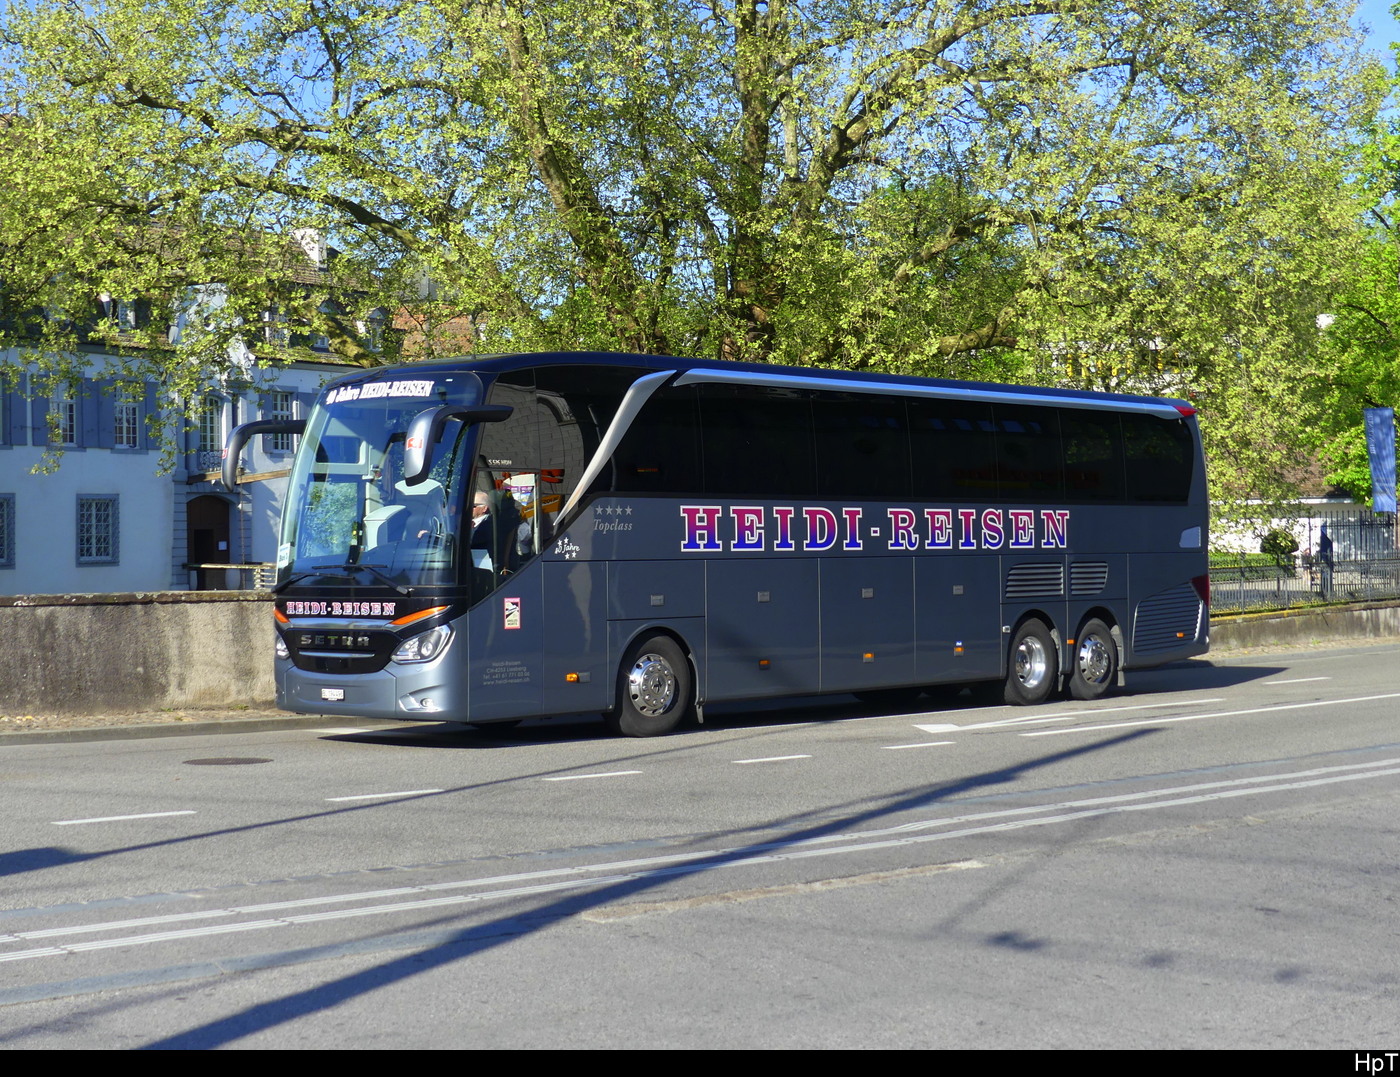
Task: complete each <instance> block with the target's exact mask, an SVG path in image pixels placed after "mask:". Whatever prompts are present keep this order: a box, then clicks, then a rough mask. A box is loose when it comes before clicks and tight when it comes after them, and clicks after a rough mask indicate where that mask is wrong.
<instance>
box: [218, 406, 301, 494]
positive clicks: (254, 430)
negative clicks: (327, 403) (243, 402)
mask: <svg viewBox="0 0 1400 1077" xmlns="http://www.w3.org/2000/svg"><path fill="white" fill-rule="evenodd" d="M305 432H306V420H305V419H258V420H257V421H256V422H251V423H244V424H242V425H241V426H235V427H234V428H233V433H231V434H230V435H229V436H228V445H226V446H225V447H224V467H223V476H222V477H223V481H224V489H225V490H228V491H229V492H230V493H232V492H233V488H234V487H235V486H237V485H238V458H239V457H240V456H242V455H243V446H245V445H247V444H248V442H249V441H251V440H252V439H253V438H255V437H257V436H258V435H259V434H303V433H305Z"/></svg>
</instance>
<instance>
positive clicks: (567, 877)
mask: <svg viewBox="0 0 1400 1077" xmlns="http://www.w3.org/2000/svg"><path fill="white" fill-rule="evenodd" d="M1397 695H1400V693H1397ZM1387 698H1389V697H1387ZM1397 774H1400V758H1393V759H1378V760H1374V761H1371V762H1366V763H1347V764H1342V765H1338V766H1331V767H1315V768H1312V769H1309V770H1303V771H1295V772H1292V773H1288V774H1260V775H1251V776H1249V777H1245V778H1231V779H1222V780H1219V781H1211V782H1198V783H1194V784H1191V785H1183V786H1174V787H1170V788H1166V789H1150V790H1143V791H1140V792H1135V793H1118V794H1113V795H1110V796H1102V797H1088V798H1084V799H1081V800H1070V801H1061V802H1058V803H1052V804H1033V805H1027V806H1024V807H1019V808H1002V809H996V810H993V811H985V812H971V813H968V814H965V815H955V816H944V817H941V818H933V819H923V820H916V821H914V822H910V823H901V824H898V825H896V826H893V827H887V828H884V829H880V830H872V831H865V832H863V833H860V834H826V835H823V836H821V837H817V838H800V839H779V840H777V841H771V842H763V843H758V844H754V845H750V846H745V847H740V848H717V849H704V850H696V851H693V852H681V853H669V854H664V855H661V856H651V857H639V858H637V859H634V860H622V861H613V862H610V863H604V864H591V865H575V866H566V867H556V868H543V869H540V870H538V871H530V872H520V873H517V874H512V875H498V876H493V877H489V878H482V879H459V880H451V881H448V882H441V883H429V884H425V885H421V886H411V887H397V888H394V889H389V890H373V891H361V892H359V893H350V894H338V895H330V896H326V897H316V898H301V899H297V900H293V901H286V902H276V903H271V904H264V905H249V906H244V907H241V908H226V909H220V910H213V909H203V910H199V911H197V912H189V913H180V914H174V915H167V916H160V917H149V918H146V919H144V920H125V921H118V922H114V923H109V924H89V925H83V926H79V927H73V928H67V929H61V928H49V929H45V930H43V931H32V932H23V933H19V932H16V933H14V934H8V935H3V936H0V941H5V942H11V941H19V940H21V939H35V938H39V937H41V936H47V937H52V936H53V935H56V934H60V933H78V932H86V933H92V932H97V931H112V930H126V929H130V928H133V927H139V926H155V925H157V924H168V923H174V922H178V921H181V920H185V921H189V920H196V919H207V918H208V917H210V916H235V915H246V914H250V913H266V912H270V911H274V910H280V909H284V908H294V907H305V906H308V905H317V904H319V905H329V904H338V903H344V902H352V901H363V900H371V899H376V898H384V897H391V896H407V895H410V894H428V893H441V892H442V891H446V890H466V889H471V890H474V891H476V892H474V893H468V894H451V895H446V896H442V897H431V898H422V899H420V900H417V901H396V902H392V903H388V904H382V905H370V906H364V907H361V908H354V909H345V908H342V909H332V910H326V911H324V912H317V913H307V914H302V915H297V916H286V917H278V918H275V919H271V918H261V919H257V920H252V921H244V922H240V923H236V924H206V925H203V926H201V927H197V928H188V929H185V930H181V931H160V932H153V933H150V934H146V935H139V934H138V935H125V936H121V937H118V938H112V939H101V940H93V941H91V942H74V943H68V944H63V945H58V946H45V947H38V948H34V949H30V950H18V951H12V952H10V953H6V954H0V962H6V961H24V960H31V959H36V958H42V957H59V956H64V955H70V954H74V953H80V952H83V951H89V950H105V949H112V948H115V947H120V946H138V945H145V944H148V943H156V942H166V941H171V940H175V939H187V938H197V937H200V936H208V935H220V934H228V933H236V932H242V931H254V930H261V929H263V928H272V927H286V926H288V925H291V924H307V923H316V922H322V921H327V920H337V919H343V918H346V917H353V916H373V915H379V914H384V913H396V912H412V911H425V910H428V909H432V908H441V907H443V906H450V905H461V904H466V903H472V902H484V901H491V900H505V899H510V898H516V897H524V896H533V895H540V894H548V893H554V892H558V891H562V890H574V889H580V888H583V887H601V886H610V885H614V884H618V883H623V882H631V881H640V882H644V883H645V882H650V881H653V880H659V879H661V878H666V877H670V876H675V875H687V874H696V873H698V872H702V871H715V870H720V869H729V868H733V867H742V866H748V865H752V864H765V863H776V862H781V861H788V860H796V859H804V858H810V857H822V856H837V855H843V854H862V853H867V852H869V851H871V850H876V849H889V848H899V847H905V846H911V845H919V844H924V843H927V842H934V841H948V840H950V839H953V838H961V837H969V836H974V835H980V834H989V833H1003V832H1007V831H1011V830H1021V829H1026V828H1030V827H1040V826H1049V825H1053V824H1056V823H1065V822H1074V821H1078V820H1082V819H1089V818H1095V817H1102V816H1110V815H1118V814H1124V813H1127V812H1144V811H1156V810H1158V809H1161V808H1170V807H1177V806H1180V805H1187V804H1200V803H1204V802H1206V801H1212V800H1225V799H1230V798H1234V797H1242V796H1257V795H1260V794H1264V793H1278V792H1288V791H1291V790H1294V789H1306V788H1311V787H1314V786H1320V785H1330V784H1334V783H1337V782H1352V781H1363V780H1366V779H1370V778H1382V777H1390V776H1393V775H1397ZM933 830H936V831H937V833H924V832H925V831H933ZM485 887H496V888H497V889H491V890H485V889H481V888H485Z"/></svg>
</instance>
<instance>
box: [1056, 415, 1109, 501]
mask: <svg viewBox="0 0 1400 1077" xmlns="http://www.w3.org/2000/svg"><path fill="white" fill-rule="evenodd" d="M1060 435H1061V440H1062V443H1063V445H1064V452H1065V500H1067V501H1090V502H1097V501H1122V500H1123V496H1124V479H1123V435H1122V431H1121V429H1120V428H1119V423H1118V416H1117V415H1115V414H1113V413H1111V412H1101V411H1087V410H1084V409H1078V408H1065V409H1064V410H1063V411H1061V412H1060Z"/></svg>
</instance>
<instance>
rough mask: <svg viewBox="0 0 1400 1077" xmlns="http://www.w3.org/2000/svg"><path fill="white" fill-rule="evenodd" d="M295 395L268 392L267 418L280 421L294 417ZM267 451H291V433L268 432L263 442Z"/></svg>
mask: <svg viewBox="0 0 1400 1077" xmlns="http://www.w3.org/2000/svg"><path fill="white" fill-rule="evenodd" d="M295 408H296V396H295V394H293V393H268V395H267V416H266V417H267V418H269V419H276V420H278V421H281V422H286V421H290V420H292V419H295V418H296V415H295ZM264 444H265V445H266V446H267V451H268V452H291V451H292V435H291V434H269V435H268V436H267V440H266V441H265V442H264Z"/></svg>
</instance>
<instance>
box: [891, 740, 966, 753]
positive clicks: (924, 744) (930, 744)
mask: <svg viewBox="0 0 1400 1077" xmlns="http://www.w3.org/2000/svg"><path fill="white" fill-rule="evenodd" d="M954 743H956V742H955V741H951V740H924V741H920V742H919V743H918V744H882V745H880V747H881V748H883V749H884V750H885V751H887V752H897V751H899V750H900V749H901V748H937V747H939V746H940V745H943V744H954Z"/></svg>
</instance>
